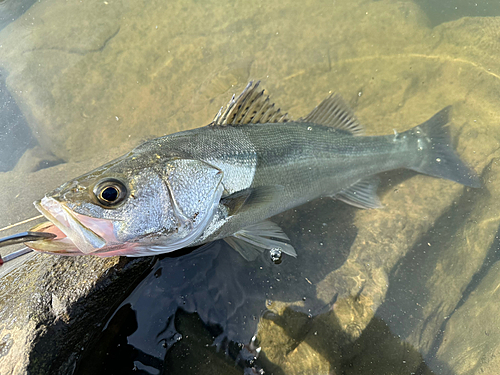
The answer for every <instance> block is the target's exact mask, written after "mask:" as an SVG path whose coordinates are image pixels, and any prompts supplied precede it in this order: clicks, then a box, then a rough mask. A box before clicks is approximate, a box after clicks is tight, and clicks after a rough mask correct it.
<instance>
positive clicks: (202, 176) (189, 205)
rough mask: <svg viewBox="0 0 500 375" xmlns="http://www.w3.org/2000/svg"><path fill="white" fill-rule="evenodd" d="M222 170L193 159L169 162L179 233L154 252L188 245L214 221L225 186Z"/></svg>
mask: <svg viewBox="0 0 500 375" xmlns="http://www.w3.org/2000/svg"><path fill="white" fill-rule="evenodd" d="M222 178H223V173H222V171H221V170H220V169H218V168H216V167H214V166H212V165H209V164H207V163H204V162H202V161H199V160H192V159H173V160H170V161H169V162H168V163H167V165H166V168H165V183H166V185H167V189H168V193H169V195H170V200H171V205H172V210H173V214H174V217H175V220H176V222H177V223H176V231H175V232H174V233H170V234H169V238H168V240H166V241H162V243H159V244H156V245H152V246H151V250H153V251H162V252H169V251H174V250H178V249H181V248H183V247H186V246H189V245H190V244H191V243H192V242H194V241H195V240H196V239H197V238H198V237H200V236H201V235H202V233H203V231H204V230H205V228H206V227H207V226H208V224H209V223H210V221H211V220H212V218H213V216H214V213H215V211H216V209H217V206H218V204H219V201H220V198H221V196H222V192H223V191H224V187H223V185H222Z"/></svg>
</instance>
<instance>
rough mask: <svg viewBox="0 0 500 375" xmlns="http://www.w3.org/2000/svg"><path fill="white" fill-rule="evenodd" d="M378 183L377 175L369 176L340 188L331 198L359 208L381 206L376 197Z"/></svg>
mask: <svg viewBox="0 0 500 375" xmlns="http://www.w3.org/2000/svg"><path fill="white" fill-rule="evenodd" d="M379 183H380V179H379V178H378V177H369V178H365V179H363V180H359V181H358V182H356V183H355V184H354V185H352V186H350V187H348V188H347V189H344V190H342V191H341V192H340V193H338V194H336V195H334V196H333V198H335V199H338V200H341V201H343V202H345V203H347V204H350V205H351V206H354V207H359V208H381V207H382V204H381V203H380V201H379V199H378V197H377V188H378V185H379Z"/></svg>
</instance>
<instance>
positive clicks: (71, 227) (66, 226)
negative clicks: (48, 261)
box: [34, 196, 107, 254]
mask: <svg viewBox="0 0 500 375" xmlns="http://www.w3.org/2000/svg"><path fill="white" fill-rule="evenodd" d="M34 205H35V208H36V209H37V210H38V211H39V212H40V213H41V214H42V215H44V216H45V217H46V218H47V219H48V220H49V221H50V222H51V223H52V224H53V225H54V226H55V227H56V228H57V229H59V231H60V232H62V233H63V234H64V235H65V236H66V237H67V239H68V240H70V241H71V243H72V245H74V247H75V248H74V249H72V248H68V253H72V252H73V253H74V250H78V251H79V252H80V253H82V254H91V253H93V252H95V251H98V250H100V249H102V248H103V247H105V246H106V245H107V241H106V239H105V238H103V237H102V236H100V235H99V234H97V233H96V232H95V231H94V230H92V228H89V226H88V225H87V226H86V225H84V224H83V223H82V221H81V219H82V218H83V217H84V215H79V214H77V213H75V212H74V211H72V210H71V209H70V208H69V207H67V205H66V204H65V203H64V202H60V201H58V200H56V199H54V198H52V197H47V196H46V197H44V198H42V199H41V200H39V201H36V202H34ZM47 228H48V227H47ZM63 239H64V237H58V238H55V239H53V240H43V241H36V242H45V243H47V241H58V240H59V241H61V240H63ZM66 242H67V240H66ZM67 245H68V247H72V246H70V245H71V244H70V243H68V244H67ZM42 251H43V250H42Z"/></svg>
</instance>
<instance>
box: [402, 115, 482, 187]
mask: <svg viewBox="0 0 500 375" xmlns="http://www.w3.org/2000/svg"><path fill="white" fill-rule="evenodd" d="M450 112H451V106H448V107H446V108H444V109H442V110H441V111H439V112H438V113H436V114H435V115H434V116H432V118H430V119H429V120H427V121H426V122H424V123H423V124H420V125H418V126H416V127H414V128H413V129H410V130H409V131H408V133H410V134H411V136H413V137H417V147H418V149H419V152H422V153H423V156H424V157H423V159H420V163H419V165H418V166H415V167H411V169H413V170H415V171H417V172H420V173H424V174H428V175H431V176H436V177H441V178H446V179H448V180H451V181H455V182H458V183H459V184H462V185H465V186H471V187H480V186H481V182H480V181H479V178H478V177H477V174H476V173H475V172H474V171H472V170H471V169H470V168H469V167H467V166H466V165H465V164H464V162H462V160H460V158H459V157H458V155H457V154H456V153H455V151H454V150H453V147H452V146H451V138H450V134H449V132H448V126H447V125H448V123H449V115H450Z"/></svg>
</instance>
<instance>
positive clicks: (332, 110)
mask: <svg viewBox="0 0 500 375" xmlns="http://www.w3.org/2000/svg"><path fill="white" fill-rule="evenodd" d="M297 121H301V122H312V123H315V124H320V125H326V126H332V127H334V128H337V129H341V130H345V131H348V132H349V133H351V134H352V135H362V134H363V132H364V130H363V127H362V126H361V124H360V123H359V121H358V119H357V118H356V116H355V115H354V112H353V111H352V110H351V109H350V108H349V106H348V105H347V104H345V102H344V101H343V100H342V98H341V97H340V95H338V94H332V95H330V96H329V97H328V98H326V99H325V100H323V101H322V102H321V103H320V105H318V106H317V107H316V108H314V109H313V110H312V112H311V113H309V114H308V115H307V116H306V117H304V118H301V119H299V120H297Z"/></svg>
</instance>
